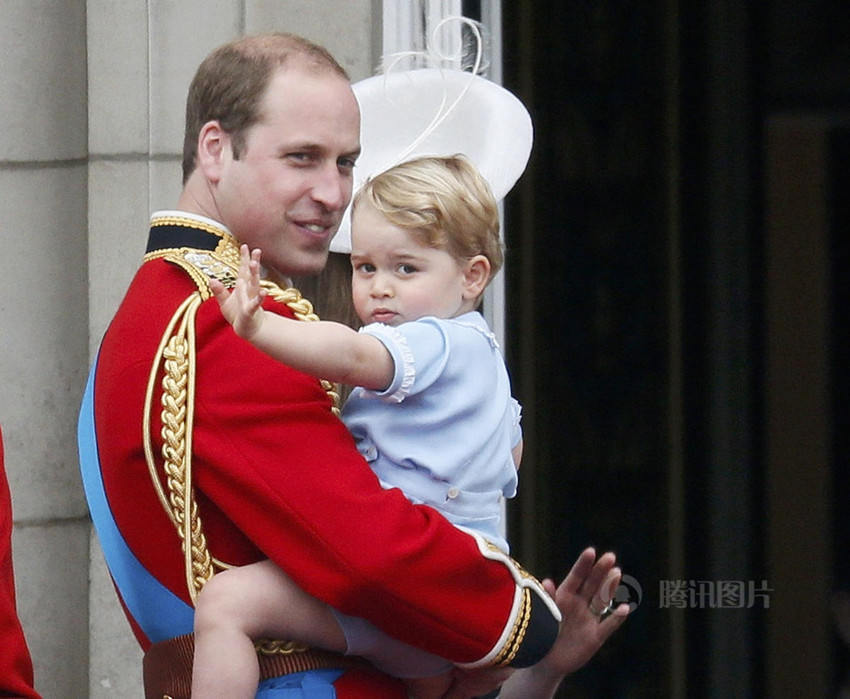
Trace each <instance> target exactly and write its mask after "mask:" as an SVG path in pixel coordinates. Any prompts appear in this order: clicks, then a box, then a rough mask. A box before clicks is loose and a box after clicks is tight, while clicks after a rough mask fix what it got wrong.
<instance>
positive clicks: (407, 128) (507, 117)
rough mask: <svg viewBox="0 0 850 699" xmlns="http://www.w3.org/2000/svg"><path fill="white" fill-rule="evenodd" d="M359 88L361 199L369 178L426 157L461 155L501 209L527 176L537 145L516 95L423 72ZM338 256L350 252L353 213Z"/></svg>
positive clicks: (462, 76)
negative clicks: (484, 181)
mask: <svg viewBox="0 0 850 699" xmlns="http://www.w3.org/2000/svg"><path fill="white" fill-rule="evenodd" d="M352 88H353V90H354V94H355V96H356V97H357V101H358V103H359V105H360V114H361V124H360V143H361V148H362V154H361V156H360V157H359V158H358V160H357V165H356V167H355V168H354V191H355V192H356V191H357V190H358V189H359V188H360V186H361V185H362V184H363V183H364V182H365V181H366V180H367V179H368V178H369V177H372V176H374V175H376V174H378V173H380V172H383V171H384V170H386V169H388V168H390V167H392V166H393V165H396V164H398V163H399V162H404V161H408V160H411V159H413V158H416V157H421V156H427V155H438V156H439V155H454V154H456V153H462V154H463V155H465V156H466V157H467V158H469V160H470V161H471V162H472V163H473V164H474V165H475V166H476V167H477V168H478V170H479V171H480V172H481V174H482V175H483V177H484V178H485V179H486V180H487V181H488V183H489V184H490V188H491V189H492V190H493V195H494V196H495V198H496V200H497V201H499V200H501V199H502V198H504V196H505V195H506V194H507V193H508V192H509V191H510V190H511V188H512V187H513V186H514V184H516V181H517V180H518V179H519V177H520V176H521V175H522V173H523V171H524V170H525V166H526V165H527V163H528V158H529V156H530V154H531V145H532V142H533V128H532V124H531V117H530V116H529V114H528V111H527V110H526V108H525V106H524V105H523V104H522V102H521V101H520V100H519V99H517V97H516V96H515V95H513V94H512V93H511V92H509V91H508V90H506V89H505V88H503V87H501V86H500V85H497V84H496V83H494V82H492V81H491V80H487V79H486V78H482V77H480V76H477V75H473V74H471V73H468V72H464V71H460V70H441V69H439V68H422V69H415V70H408V71H401V72H391V73H388V74H386V75H377V76H374V77H371V78H367V79H365V80H361V81H359V82H357V83H354V84H353V85H352ZM446 111H448V113H447V114H444V113H445V112H446ZM435 120H438V123H437V124H436V126H434V127H433V128H431V130H430V131H428V129H429V128H430V127H431V126H432V123H433V122H434V121H435ZM426 132H427V133H426ZM423 134H426V135H425V137H424V138H421V137H422V135H423ZM419 139H421V140H419ZM417 140H419V142H418V143H417ZM411 146H413V147H411ZM331 250H332V251H334V252H345V253H347V252H351V224H350V206H349V208H348V209H347V210H346V212H345V215H344V217H343V220H342V223H341V225H340V228H339V232H338V233H337V234H336V236H335V237H334V239H333V241H332V242H331Z"/></svg>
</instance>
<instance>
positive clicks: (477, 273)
mask: <svg viewBox="0 0 850 699" xmlns="http://www.w3.org/2000/svg"><path fill="white" fill-rule="evenodd" d="M463 279H464V293H463V297H464V298H465V299H477V298H478V297H479V296H481V294H483V293H484V289H485V288H486V286H487V282H489V281H490V260H488V259H487V258H486V257H485V256H484V255H475V257H472V258H470V259H469V260H467V262H466V264H465V265H464V268H463Z"/></svg>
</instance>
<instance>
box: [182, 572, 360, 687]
mask: <svg viewBox="0 0 850 699" xmlns="http://www.w3.org/2000/svg"><path fill="white" fill-rule="evenodd" d="M258 638H275V639H281V640H292V641H297V642H299V643H303V644H305V645H309V646H315V647H318V648H324V649H326V650H333V651H338V652H344V651H345V649H346V642H345V636H344V634H343V633H342V630H341V629H340V628H339V625H338V624H337V621H336V619H335V617H334V615H333V613H332V612H331V610H330V607H328V606H327V605H326V604H324V603H323V602H320V601H319V600H317V599H316V598H315V597H312V596H311V595H308V594H307V593H306V592H304V591H303V590H302V589H301V588H300V587H298V586H297V585H296V584H295V583H294V582H293V581H292V580H291V579H290V578H289V576H288V575H286V573H284V572H283V571H282V570H281V569H280V568H278V567H277V566H276V565H275V564H274V563H272V562H271V561H262V562H260V563H254V564H251V565H248V566H243V567H241V568H232V569H231V570H227V571H223V572H221V573H219V574H218V575H216V576H215V577H213V579H212V580H210V581H209V582H208V583H207V584H206V585H205V586H204V589H203V591H202V592H201V594H200V596H199V597H198V602H197V605H196V608H195V663H194V668H193V674H192V697H193V699H206V698H208V697H223V696H226V697H232V698H233V699H239V698H241V697H244V698H245V699H253V697H254V695H255V694H256V691H257V682H258V679H259V668H258V664H257V654H256V651H255V650H254V641H255V640H256V639H258Z"/></svg>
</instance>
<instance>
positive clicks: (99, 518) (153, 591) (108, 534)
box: [77, 358, 195, 643]
mask: <svg viewBox="0 0 850 699" xmlns="http://www.w3.org/2000/svg"><path fill="white" fill-rule="evenodd" d="M96 369H97V359H96V358H95V362H94V365H93V366H92V369H91V372H90V373H89V378H88V382H87V384H86V391H85V394H84V395H83V401H82V405H81V407H80V418H79V422H78V425H77V445H78V448H79V455H80V470H81V471H82V476H83V489H84V490H85V494H86V500H87V501H88V506H89V511H90V513H91V518H92V522H94V528H95V531H96V532H97V537H98V539H99V540H100V546H101V549H102V550H103V557H104V558H105V559H106V566H107V567H108V568H109V573H110V575H111V576H112V579H113V581H114V582H115V585H116V586H117V587H118V590H119V591H120V593H121V598H122V599H123V600H124V604H125V605H126V606H127V609H128V611H129V612H130V615H131V616H132V617H133V619H135V620H136V623H137V624H138V625H139V627H140V628H141V629H142V631H143V632H144V634H145V635H146V636H147V637H148V638H149V639H150V640H151V642H153V643H157V642H159V641H164V640H166V639H169V638H173V637H174V636H180V635H182V634H186V633H191V632H192V628H193V620H194V616H195V612H194V610H193V609H192V607H191V606H189V605H188V604H186V603H185V602H184V601H183V600H181V599H180V598H179V597H177V595H175V594H174V593H173V592H171V591H170V590H169V589H168V588H166V587H165V586H163V585H162V583H160V582H159V581H158V580H157V579H156V578H154V577H153V576H152V575H151V574H150V573H149V572H148V571H147V570H146V569H145V568H144V566H142V564H141V563H140V562H139V560H138V559H137V558H136V557H135V556H134V555H133V552H132V551H131V550H130V548H129V547H128V546H127V543H126V542H125V541H124V537H123V536H122V535H121V532H120V531H119V530H118V525H117V524H116V523H115V518H114V517H113V516H112V510H111V509H110V507H109V502H108V501H107V499H106V491H105V490H104V487H103V477H102V475H101V472H100V457H99V455H98V449H97V433H96V428H95V424H94V377H95V372H96Z"/></svg>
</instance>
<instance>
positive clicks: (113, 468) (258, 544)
mask: <svg viewBox="0 0 850 699" xmlns="http://www.w3.org/2000/svg"><path fill="white" fill-rule="evenodd" d="M237 267H238V246H237V244H236V241H235V240H234V239H233V237H232V236H231V235H230V234H229V233H228V232H227V231H226V230H225V229H223V228H222V227H220V226H218V225H216V224H215V223H214V222H212V221H209V220H207V219H201V218H200V217H192V216H189V215H184V214H182V213H180V212H168V213H167V214H160V215H156V216H154V218H153V220H152V224H151V236H150V240H149V244H148V252H147V255H146V258H145V262H144V264H143V265H142V266H141V268H140V269H139V271H138V272H137V274H136V276H135V278H134V280H133V282H132V284H131V286H130V288H129V291H128V292H127V295H126V297H125V298H124V300H123V302H122V304H121V306H120V308H119V310H118V312H117V314H116V315H115V318H114V320H113V321H112V323H111V325H110V327H109V329H108V331H107V332H106V335H105V337H104V339H103V342H102V345H101V348H100V351H99V354H98V358H97V361H96V365H95V367H94V368H93V372H92V377H91V379H90V392H91V398H90V401H91V402H90V404H89V405H88V407H86V405H85V404H84V409H83V411H82V415H81V425H82V424H83V422H84V421H85V419H86V418H85V414H86V412H87V411H90V412H91V430H92V435H93V437H92V441H93V442H94V451H95V452H96V458H97V460H98V461H99V466H98V468H99V473H98V474H96V475H97V476H98V477H99V478H102V491H103V496H104V497H105V503H104V504H105V507H104V509H105V510H106V511H107V513H108V515H111V517H112V518H113V519H114V530H115V531H114V534H115V536H116V538H117V541H118V543H117V544H116V545H117V546H119V547H124V548H126V557H128V558H130V559H135V562H132V563H131V564H128V566H127V567H128V568H129V569H131V570H136V568H138V567H139V566H140V568H139V570H138V571H136V572H137V573H138V575H141V576H142V577H150V578H152V581H151V585H152V586H154V587H158V586H161V587H162V588H164V589H165V590H167V592H168V594H169V595H170V596H172V597H174V598H175V600H179V601H178V602H177V604H178V606H179V605H183V604H185V605H186V607H187V608H191V604H192V601H193V599H194V596H195V594H196V593H197V592H198V591H199V590H200V588H201V587H202V585H203V582H204V581H205V580H206V579H207V578H208V577H209V575H211V574H212V573H214V572H215V570H216V569H217V568H218V565H219V564H220V563H221V564H226V565H241V564H245V563H249V562H252V561H256V560H258V559H261V558H263V557H268V558H270V559H272V560H273V561H274V562H275V563H277V564H278V565H280V566H281V567H282V568H284V569H285V570H286V571H287V573H288V574H289V575H290V576H292V578H293V579H294V580H295V581H296V582H297V583H298V584H299V585H300V586H301V587H302V588H303V589H305V590H307V591H308V592H310V593H311V594H313V595H315V596H316V597H318V598H320V599H322V600H323V601H325V602H327V603H328V604H330V605H332V606H334V607H336V608H337V609H340V610H341V611H343V612H345V613H348V614H352V615H356V616H361V617H365V618H367V619H369V620H370V621H372V622H373V623H375V624H376V625H378V626H379V627H381V628H382V629H384V630H385V631H387V632H388V633H390V634H392V635H394V636H396V637H398V638H400V639H402V640H403V641H406V642H408V643H411V644H413V645H418V646H420V647H422V648H425V649H426V650H429V651H431V652H434V653H438V654H440V655H442V656H444V657H448V658H449V659H450V660H452V661H454V662H457V663H465V664H471V665H481V666H484V665H490V664H500V663H503V664H509V663H514V664H528V663H531V662H536V660H538V659H539V658H540V657H542V655H543V654H544V653H545V652H546V650H547V649H548V648H549V647H550V645H551V643H553V642H554V639H555V636H556V634H557V626H558V624H557V617H558V612H557V609H555V608H554V606H553V604H552V603H551V601H550V600H549V599H548V597H547V596H546V595H545V593H543V592H542V588H540V586H539V584H538V583H537V581H536V580H534V579H533V578H532V577H531V576H529V575H528V574H526V573H524V571H522V570H521V569H520V568H519V567H518V566H516V565H515V564H514V562H513V561H511V560H510V559H509V558H508V557H506V556H504V555H503V554H500V553H497V552H495V551H491V550H489V549H488V548H487V547H486V545H484V544H483V543H481V542H479V541H478V540H476V539H475V538H473V537H472V536H470V535H468V534H466V533H463V532H461V531H459V530H458V529H456V528H455V527H453V526H452V525H451V524H449V523H448V522H447V521H446V520H445V519H444V518H443V517H442V516H440V515H439V514H438V513H437V512H435V511H434V510H432V509H430V508H428V507H425V506H414V505H412V504H410V503H409V502H408V500H407V499H406V498H405V497H404V496H403V494H402V493H401V492H400V491H398V490H384V489H382V488H381V487H380V485H379V484H378V481H377V479H376V478H375V476H374V475H373V474H372V472H371V471H370V469H369V468H368V466H367V464H366V463H365V462H364V461H363V459H362V458H361V457H360V455H359V454H358V453H357V450H356V448H355V446H354V442H353V440H352V438H351V437H350V435H349V434H348V432H347V430H346V428H345V426H344V425H343V424H342V423H341V422H340V421H339V419H338V418H337V417H336V416H335V415H334V414H333V412H332V397H331V396H330V395H329V392H328V390H326V389H327V387H325V386H323V385H322V384H321V383H320V382H319V381H318V380H317V379H315V378H314V377H311V376H308V375H305V374H302V373H300V372H297V371H295V370H293V369H291V368H289V367H287V366H285V365H282V364H280V363H278V362H276V361H274V360H272V359H271V358H269V357H268V356H266V355H265V354H263V353H261V352H260V351H258V350H257V349H255V348H254V347H253V346H251V345H250V344H249V343H248V342H246V341H243V340H241V339H240V338H239V337H237V336H236V334H235V333H234V332H233V330H232V328H231V327H230V326H229V325H228V324H227V322H226V321H225V320H224V318H223V317H222V315H221V313H220V311H219V308H218V304H217V303H216V301H215V300H214V299H212V298H211V296H210V294H209V289H208V286H207V279H208V277H209V276H216V277H218V278H220V279H222V280H223V281H224V282H225V284H228V283H229V282H231V281H232V279H233V276H234V273H235V270H236V268H237ZM287 293H288V294H289V300H290V301H291V302H292V303H291V304H290V305H287V304H286V303H285V301H286V300H287V299H286V298H284V299H283V301H284V302H281V301H279V300H275V299H274V298H271V297H272V296H273V295H274V294H270V297H269V298H267V300H266V301H265V307H266V308H267V309H268V310H272V311H275V312H277V313H281V314H284V315H289V316H294V315H296V313H301V314H302V315H306V316H307V317H309V315H310V312H311V309H310V308H309V305H307V306H306V307H304V306H303V304H302V302H301V301H299V295H298V294H297V292H294V290H290V291H289V292H287ZM278 296H280V294H278ZM293 309H294V310H293ZM81 429H82V428H81ZM82 452H83V448H82V447H81V459H82V462H83V464H82V465H83V470H84V479H85V478H86V471H87V470H89V471H90V470H91V467H90V465H87V462H88V461H89V460H90V459H89V458H88V457H86V455H85V454H83V453H82ZM89 475H91V474H89ZM87 495H89V499H90V503H91V501H92V495H91V493H90V491H89V490H88V487H87ZM98 497H100V496H99V495H98ZM93 517H94V519H95V524H97V523H98V520H99V518H100V516H99V515H97V516H95V514H94V508H93ZM110 526H112V525H110ZM98 533H99V534H100V535H101V540H102V541H103V540H105V539H106V538H107V535H106V534H105V533H102V532H101V530H100V529H99V530H98ZM184 541H190V542H191V544H190V545H189V546H183V542H184ZM107 563H110V557H109V555H107ZM109 567H110V571H111V572H112V573H113V578H114V579H115V581H116V587H117V588H118V591H119V594H120V595H121V597H122V600H123V601H124V603H125V609H127V611H128V616H129V617H130V620H131V623H132V624H133V627H134V630H135V632H136V635H137V637H138V640H139V642H140V643H141V645H142V647H143V648H147V647H148V646H149V644H150V643H151V642H152V641H156V640H161V638H159V637H168V636H170V635H177V634H179V633H182V632H185V631H187V629H186V628H185V626H186V624H187V623H188V622H187V620H186V618H184V619H183V621H181V622H179V623H175V624H174V625H173V628H172V627H171V626H169V622H168V620H167V619H165V620H162V619H157V618H156V617H157V616H160V617H161V616H163V615H165V612H163V613H162V614H160V613H159V612H158V611H156V610H154V611H147V612H144V614H143V613H141V612H139V613H137V612H135V611H134V608H133V605H135V604H136V603H135V602H133V603H132V604H128V599H129V598H130V597H131V596H135V597H138V598H140V599H141V602H139V604H142V606H143V603H144V599H145V597H146V596H149V595H150V593H148V592H139V591H138V590H135V589H129V588H134V587H135V585H136V584H135V582H130V583H127V582H124V581H123V580H124V579H125V578H122V580H119V579H118V578H117V577H116V568H117V566H115V565H112V564H110V565H109ZM118 572H119V573H120V575H122V576H123V575H124V573H123V572H121V571H118ZM138 575H137V576H136V577H138ZM130 579H133V578H132V575H131V576H130ZM143 615H146V619H145V620H142V619H140V618H138V617H140V616H143ZM189 618H190V617H189ZM181 624H182V626H181ZM153 628H156V631H155V632H154V631H150V630H149V629H153ZM188 631H191V628H189V629H188ZM155 636H156V637H155ZM366 681H368V680H366ZM367 693H368V692H367ZM339 696H354V695H353V694H345V693H342V694H339Z"/></svg>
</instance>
